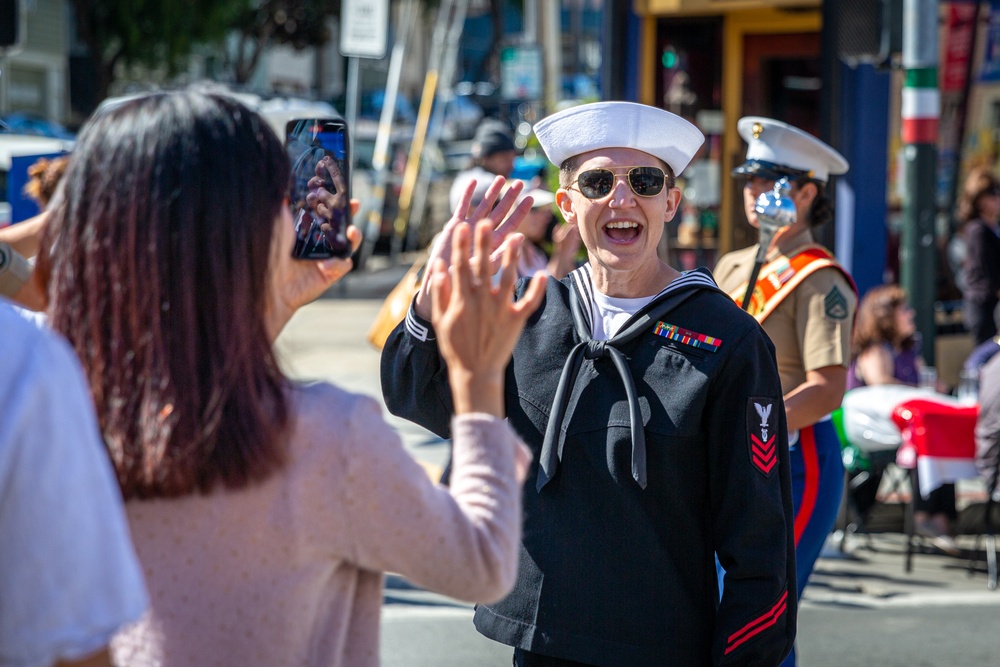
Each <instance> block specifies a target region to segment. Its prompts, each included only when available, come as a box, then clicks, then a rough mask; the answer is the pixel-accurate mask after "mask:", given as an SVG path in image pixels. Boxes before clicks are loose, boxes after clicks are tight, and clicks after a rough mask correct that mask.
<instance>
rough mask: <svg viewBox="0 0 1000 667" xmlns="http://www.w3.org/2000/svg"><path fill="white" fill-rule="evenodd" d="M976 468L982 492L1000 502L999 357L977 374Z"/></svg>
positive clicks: (990, 361)
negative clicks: (987, 493) (984, 484)
mask: <svg viewBox="0 0 1000 667" xmlns="http://www.w3.org/2000/svg"><path fill="white" fill-rule="evenodd" d="M976 468H977V469H978V470H979V476H980V477H981V478H982V480H983V481H984V482H985V483H986V490H987V492H989V493H990V494H992V496H993V498H994V500H996V501H998V502H1000V486H998V484H997V480H998V479H1000V355H996V356H994V357H993V358H992V359H990V360H989V362H987V363H986V365H985V366H983V367H982V369H981V372H980V374H979V417H978V418H977V420H976Z"/></svg>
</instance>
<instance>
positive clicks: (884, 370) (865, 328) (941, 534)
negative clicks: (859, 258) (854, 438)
mask: <svg viewBox="0 0 1000 667" xmlns="http://www.w3.org/2000/svg"><path fill="white" fill-rule="evenodd" d="M913 317H914V312H913V308H911V307H910V304H909V302H908V301H907V299H906V292H905V291H903V288H901V287H899V286H898V285H882V286H879V287H875V288H873V289H871V290H870V291H869V292H868V293H867V294H865V297H864V298H863V299H862V300H861V305H860V306H859V307H858V318H857V322H856V323H855V327H854V336H853V339H852V342H851V366H850V369H849V372H848V375H847V388H848V389H855V388H857V387H874V386H878V385H886V384H903V385H910V386H913V387H916V386H918V385H919V384H920V370H921V368H923V365H924V362H923V359H922V358H921V357H920V347H919V345H918V343H917V341H918V335H919V334H918V333H917V327H916V325H915V324H914V321H913ZM868 473H869V474H868V477H867V479H865V481H864V482H863V483H861V484H857V485H854V484H852V485H851V486H850V488H851V494H852V497H853V499H854V502H855V507H856V509H857V511H858V512H859V513H860V514H861V515H862V516H864V515H865V514H866V513H867V512H868V510H869V509H870V508H871V507H872V506H873V505H874V504H875V498H876V495H877V493H878V488H879V485H880V484H881V481H882V477H883V473H884V469H883V468H879V467H875V468H873V469H872V470H870V471H868ZM914 475H916V471H914ZM914 509H915V511H914V528H915V530H916V532H917V534H918V535H922V536H923V537H926V538H928V539H930V540H931V543H932V544H933V545H934V546H936V547H937V548H939V549H941V550H942V551H944V552H946V553H949V554H952V555H957V554H958V553H959V549H958V546H957V545H956V544H955V540H954V539H953V538H952V536H951V533H952V532H953V527H954V522H955V519H956V518H957V517H958V511H957V509H956V507H955V485H954V484H942V485H941V486H939V487H938V488H936V489H934V491H932V492H931V493H930V495H929V496H928V497H926V498H924V497H923V496H921V495H920V494H916V496H915V498H914Z"/></svg>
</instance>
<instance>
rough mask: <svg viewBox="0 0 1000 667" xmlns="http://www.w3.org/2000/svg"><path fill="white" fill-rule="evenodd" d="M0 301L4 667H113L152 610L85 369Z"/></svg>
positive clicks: (0, 631)
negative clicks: (118, 648)
mask: <svg viewBox="0 0 1000 667" xmlns="http://www.w3.org/2000/svg"><path fill="white" fill-rule="evenodd" d="M22 313H23V311H22V312H19V311H18V310H17V309H15V308H14V307H13V306H11V305H10V304H9V303H8V302H6V301H5V300H3V299H0V331H2V332H3V343H2V347H3V352H2V353H0V406H3V407H2V409H0V498H2V499H3V500H2V502H0V545H2V546H0V664H3V665H18V666H20V665H32V666H34V665H37V666H39V667H48V666H49V665H54V664H57V663H58V665H60V667H70V666H71V665H79V666H80V667H102V666H105V665H107V666H110V664H111V662H110V657H109V654H108V643H109V642H110V641H111V637H112V636H113V635H114V633H115V632H117V631H118V629H119V628H121V627H122V626H124V625H126V624H129V623H132V622H134V621H136V620H138V619H139V617H140V616H141V615H142V613H143V612H144V611H145V610H146V608H147V606H148V604H149V602H148V599H147V595H146V587H145V585H144V583H143V577H142V570H141V569H140V567H139V562H138V560H137V559H136V556H135V551H134V550H133V548H132V544H131V541H130V540H129V533H128V526H127V524H126V521H125V512H124V510H123V508H122V500H121V494H120V493H119V491H118V485H117V484H116V481H115V477H114V473H113V471H112V469H111V466H110V464H109V463H108V459H107V454H106V453H105V450H104V445H103V444H102V442H101V437H100V432H99V431H98V428H97V421H96V419H95V418H94V408H93V403H92V400H91V398H90V394H89V391H88V389H87V386H86V383H85V381H84V378H83V373H82V372H81V370H80V363H79V361H77V359H76V355H75V354H74V353H73V350H71V349H70V347H69V346H68V345H67V344H66V342H65V341H64V340H62V339H61V338H59V337H58V336H55V335H53V334H52V332H51V331H48V330H45V329H42V328H41V327H39V326H38V324H37V323H35V322H30V321H29V320H28V319H26V318H25V317H24V316H23V314H22Z"/></svg>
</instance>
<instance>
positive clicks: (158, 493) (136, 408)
mask: <svg viewBox="0 0 1000 667" xmlns="http://www.w3.org/2000/svg"><path fill="white" fill-rule="evenodd" d="M288 176H289V166H288V160H287V158H286V156H285V152H284V149H283V147H282V145H281V143H280V142H279V140H278V139H277V138H276V137H275V135H274V133H273V132H272V131H271V130H270V128H269V127H268V126H267V124H266V123H265V122H264V121H263V120H261V118H260V117H258V116H257V115H256V114H255V113H253V112H251V111H250V110H249V109H247V108H246V107H244V106H243V105H241V104H239V103H238V102H236V101H234V100H232V99H229V98H226V97H223V96H219V95H212V94H205V93H197V92H194V91H183V92H174V93H157V94H153V95H149V96H145V97H142V98H138V99H135V100H131V101H128V102H125V103H123V104H121V105H120V106H118V107H115V108H112V109H111V110H109V111H107V112H104V113H102V114H100V115H99V116H98V117H96V118H95V119H93V120H91V121H90V123H89V124H88V125H87V126H86V127H85V129H84V130H83V131H82V133H81V134H80V137H79V140H78V142H77V145H76V150H75V153H74V156H73V160H72V162H71V163H70V166H69V169H68V171H67V173H66V175H65V179H66V183H65V201H64V202H63V204H62V205H61V206H59V207H58V208H57V209H56V211H54V212H53V215H52V220H51V222H50V224H49V228H48V230H47V232H46V235H47V237H46V240H45V242H44V244H43V248H49V249H50V252H51V256H43V258H42V259H41V264H42V270H43V274H47V275H48V276H49V283H48V293H49V300H50V301H49V303H50V310H49V315H50V320H51V323H52V326H53V327H54V328H55V329H57V330H58V331H60V332H61V333H62V334H63V335H65V336H66V337H67V338H69V340H70V342H71V343H72V345H73V346H74V347H75V348H76V351H77V353H78V354H79V356H80V359H81V361H82V362H83V365H84V367H85V369H86V372H87V376H88V379H89V382H90V387H91V390H92V391H93V395H94V401H95V403H96V407H97V412H98V416H99V421H100V426H101V429H102V431H103V434H104V439H105V442H106V444H107V447H108V451H109V452H110V455H111V459H112V461H113V463H114V466H115V469H116V471H117V474H118V481H119V483H120V485H121V488H122V492H123V494H124V496H125V497H126V498H128V497H140V498H147V497H168V496H179V495H186V494H190V493H192V492H195V491H196V490H200V491H202V492H207V491H209V490H210V489H212V488H213V487H214V486H215V485H216V484H217V483H218V482H222V483H223V484H224V485H225V486H226V487H230V488H239V487H243V486H246V485H248V484H250V483H252V482H255V481H259V480H262V479H264V478H265V477H267V476H268V475H269V474H271V473H272V472H273V471H275V470H276V469H277V468H279V467H280V466H281V465H282V464H283V463H284V461H285V450H284V449H283V447H282V438H281V434H282V432H283V430H284V429H285V427H286V424H287V422H288V418H289V417H288V407H287V405H286V397H285V393H284V391H285V384H286V383H285V379H284V377H283V376H282V373H281V371H280V370H279V367H278V364H277V362H276V360H275V357H274V354H273V352H272V349H271V344H270V341H269V338H268V334H267V331H266V329H265V324H264V308H265V301H266V289H267V281H268V279H269V278H268V277H269V273H268V271H269V258H270V255H271V253H270V248H271V243H272V236H273V235H274V234H273V232H274V225H275V219H276V216H277V215H278V213H279V207H280V206H282V205H283V200H284V197H285V193H286V188H287V184H288ZM43 254H44V253H43Z"/></svg>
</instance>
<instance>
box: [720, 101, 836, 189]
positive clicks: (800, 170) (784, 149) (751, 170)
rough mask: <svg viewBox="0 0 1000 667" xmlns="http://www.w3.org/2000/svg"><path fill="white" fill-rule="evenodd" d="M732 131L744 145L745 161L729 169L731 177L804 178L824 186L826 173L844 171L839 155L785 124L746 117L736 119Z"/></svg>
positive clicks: (770, 119)
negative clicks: (739, 175)
mask: <svg viewBox="0 0 1000 667" xmlns="http://www.w3.org/2000/svg"><path fill="white" fill-rule="evenodd" d="M736 129H737V130H738V131H739V133H740V136H741V137H743V140H744V141H746V142H747V159H746V162H744V163H743V164H741V165H740V166H738V167H736V168H735V169H733V175H736V174H747V175H758V176H762V177H764V178H767V179H768V180H778V179H779V178H781V177H782V176H803V175H805V176H808V177H809V178H812V179H815V180H817V181H822V182H824V183H826V181H827V180H828V179H829V176H830V174H843V173H845V172H846V171H847V168H848V164H847V160H845V159H844V156H843V155H841V154H840V153H838V152H837V151H835V150H834V149H833V148H831V147H830V146H827V145H826V144H825V143H823V142H822V141H820V140H819V139H817V138H816V137H814V136H812V135H811V134H809V133H808V132H803V131H802V130H800V129H799V128H797V127H793V126H792V125H789V124H788V123H782V122H781V121H780V120H774V119H772V118H763V117H761V116H747V117H746V118H740V120H739V122H738V123H737V124H736Z"/></svg>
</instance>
